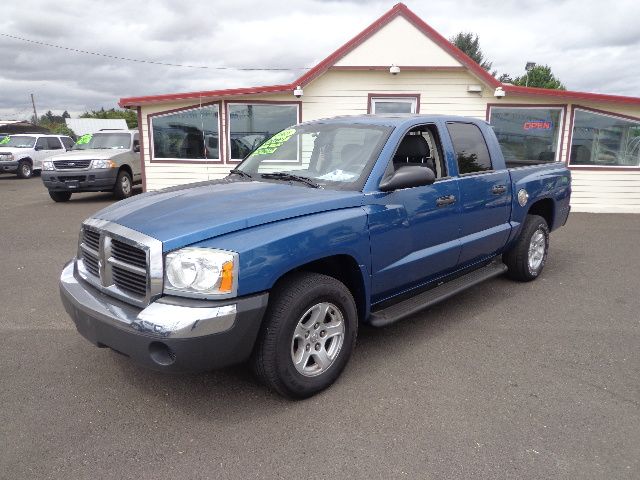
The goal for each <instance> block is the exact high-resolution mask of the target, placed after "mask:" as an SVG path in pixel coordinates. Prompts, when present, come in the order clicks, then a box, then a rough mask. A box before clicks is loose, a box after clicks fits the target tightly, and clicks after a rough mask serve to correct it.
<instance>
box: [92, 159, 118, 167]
mask: <svg viewBox="0 0 640 480" xmlns="http://www.w3.org/2000/svg"><path fill="white" fill-rule="evenodd" d="M115 167H116V164H115V162H113V161H112V160H93V161H92V162H91V168H115Z"/></svg>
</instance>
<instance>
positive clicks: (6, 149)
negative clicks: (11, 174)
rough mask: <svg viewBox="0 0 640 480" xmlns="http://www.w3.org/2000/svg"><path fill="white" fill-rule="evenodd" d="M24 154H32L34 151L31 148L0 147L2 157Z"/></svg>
mask: <svg viewBox="0 0 640 480" xmlns="http://www.w3.org/2000/svg"><path fill="white" fill-rule="evenodd" d="M21 150H22V151H23V152H30V151H31V150H32V149H31V148H11V147H0V155H2V154H3V153H13V154H18V153H20V151H21Z"/></svg>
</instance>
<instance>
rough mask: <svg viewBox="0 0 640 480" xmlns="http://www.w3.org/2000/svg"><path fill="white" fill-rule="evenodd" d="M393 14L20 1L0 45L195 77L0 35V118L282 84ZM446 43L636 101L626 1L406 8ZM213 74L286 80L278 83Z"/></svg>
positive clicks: (504, 68) (257, 5)
mask: <svg viewBox="0 0 640 480" xmlns="http://www.w3.org/2000/svg"><path fill="white" fill-rule="evenodd" d="M394 3H395V2H393V1H377V0H360V1H358V0H353V1H325V0H296V1H285V0H234V1H221V0H188V1H183V0H155V1H149V2H131V1H128V0H109V1H108V2H88V1H87V0H60V1H58V2H53V3H52V2H48V1H44V0H20V1H12V2H3V5H2V15H1V16H0V34H8V35H14V36H20V37H24V38H27V39H30V40H34V41H39V42H45V43H51V44H56V45H60V46H63V47H69V48H76V49H81V50H88V51H92V52H98V53H103V54H107V55H113V56H120V57H129V58H134V59H141V60H149V61H155V62H162V63H173V64H185V65H192V66H200V67H209V68H208V69H202V68H182V67H170V66H161V65H153V64H144V63H135V62H130V61H123V60H115V59H111V58H104V57H100V56H93V55H87V54H84V53H75V52H72V51H68V50H62V49H57V48H52V47H48V46H42V45H36V44H32V43H27V42H24V41H20V40H16V39H12V38H8V37H6V36H1V35H0V58H1V60H0V118H3V119H22V118H27V117H28V116H29V115H30V113H31V103H30V99H29V94H30V93H34V94H35V97H36V104H37V105H36V106H37V107H38V110H39V111H38V113H39V114H42V113H44V112H45V111H47V110H52V111H54V113H57V114H60V113H61V112H62V111H63V110H64V109H67V110H68V111H69V112H70V113H71V114H72V115H74V116H75V115H77V114H79V113H81V112H82V111H84V110H87V109H96V108H100V107H105V108H111V107H114V106H116V104H117V101H118V99H119V98H121V97H126V96H134V95H153V94H160V93H176V92H181V91H194V90H211V89H217V88H225V87H243V86H253V85H270V84H276V83H282V82H286V83H288V82H289V81H291V80H293V79H294V78H296V77H297V76H299V75H301V74H302V73H303V72H304V70H301V68H302V67H310V66H313V65H314V64H315V63H317V62H318V61H319V60H322V59H323V58H324V57H326V56H327V55H329V54H330V53H331V52H332V51H333V50H335V49H336V48H337V47H339V46H340V45H342V44H343V43H345V42H346V41H348V40H349V39H350V38H352V37H353V36H354V35H356V34H357V33H358V32H360V31H361V30H362V29H363V28H365V27H366V26H367V25H369V24H370V23H371V22H373V21H374V20H375V19H376V18H378V17H379V16H380V15H382V14H383V13H384V12H385V11H387V10H388V9H390V8H391V7H392V6H393V4H394ZM405 3H406V4H407V5H408V6H409V8H411V9H412V10H413V11H414V12H416V13H417V14H418V15H419V16H420V17H422V18H423V19H424V20H425V21H426V22H427V23H428V24H430V25H431V26H432V27H433V28H435V29H436V30H437V31H439V32H440V33H441V34H442V35H444V36H445V37H447V38H449V37H451V36H452V35H454V34H455V33H457V32H459V31H470V32H475V33H477V34H478V35H479V36H480V42H481V47H482V49H483V51H484V53H485V55H486V57H487V58H488V59H489V60H492V61H493V63H494V68H495V69H497V70H498V71H499V72H500V73H502V72H508V73H510V74H512V75H513V76H517V75H521V74H522V73H523V70H524V64H525V63H526V62H527V61H535V62H537V63H539V64H548V65H549V66H551V68H552V70H553V71H554V73H555V74H556V75H557V76H558V77H559V78H560V80H561V81H562V82H564V84H565V85H566V86H567V88H568V89H570V90H581V91H590V92H599V93H612V94H620V95H631V96H640V54H639V53H638V52H639V49H640V28H638V20H640V2H639V1H637V0H616V1H609V2H602V1H579V0H566V1H562V0H537V1H535V2H531V1H524V0H521V1H517V2H516V1H513V2H509V1H498V0H496V1H493V0H488V1H481V0H455V1H444V0H428V1H426V0H420V1H418V0H407V1H406V2H405ZM214 67H236V68H258V67H259V68H264V67H269V68H291V69H292V70H288V71H240V70H233V69H231V70H215V69H213V68H214Z"/></svg>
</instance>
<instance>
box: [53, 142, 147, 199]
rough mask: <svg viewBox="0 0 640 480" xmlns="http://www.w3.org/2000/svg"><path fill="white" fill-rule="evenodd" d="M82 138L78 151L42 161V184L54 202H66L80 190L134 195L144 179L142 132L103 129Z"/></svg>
mask: <svg viewBox="0 0 640 480" xmlns="http://www.w3.org/2000/svg"><path fill="white" fill-rule="evenodd" d="M87 137H88V136H87V135H85V136H83V137H81V138H80V145H79V146H78V148H77V149H75V150H76V151H73V152H68V153H67V154H65V155H60V156H56V157H55V158H53V159H49V160H47V161H44V162H43V164H42V183H44V186H45V187H46V188H47V190H48V191H49V196H50V197H51V199H52V200H53V201H54V202H67V201H69V199H70V198H71V195H72V194H73V193H77V192H113V195H114V196H115V197H116V198H117V199H122V198H127V197H129V196H130V195H131V193H132V189H133V185H134V184H135V183H140V182H141V181H142V165H141V159H140V140H139V134H138V132H137V131H135V130H101V131H99V132H96V133H94V134H92V135H91V136H90V137H89V138H88V140H87Z"/></svg>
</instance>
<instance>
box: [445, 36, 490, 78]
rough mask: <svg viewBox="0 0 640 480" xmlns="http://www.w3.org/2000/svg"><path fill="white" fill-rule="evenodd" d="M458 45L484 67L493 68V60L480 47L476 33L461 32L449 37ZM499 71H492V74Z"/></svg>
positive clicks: (487, 69)
mask: <svg viewBox="0 0 640 480" xmlns="http://www.w3.org/2000/svg"><path fill="white" fill-rule="evenodd" d="M449 41H450V42H451V43H453V44H454V45H455V46H456V47H458V48H459V49H460V50H462V51H463V52H464V53H466V54H467V55H468V56H469V57H471V59H472V60H473V61H474V62H476V63H477V64H478V65H480V66H481V67H482V68H484V69H485V70H486V71H487V72H488V71H490V70H491V66H492V65H493V62H490V61H489V60H487V59H486V58H485V56H484V53H482V49H481V48H480V40H479V39H478V35H477V34H476V33H471V32H460V33H458V34H456V35H454V36H453V37H451V38H450V39H449ZM496 73H498V72H492V75H494V76H495V74H496Z"/></svg>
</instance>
